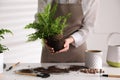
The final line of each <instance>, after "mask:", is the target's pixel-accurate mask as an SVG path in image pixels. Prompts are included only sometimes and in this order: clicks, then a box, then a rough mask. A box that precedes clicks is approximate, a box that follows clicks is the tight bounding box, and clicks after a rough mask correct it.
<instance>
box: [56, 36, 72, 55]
mask: <svg viewBox="0 0 120 80" xmlns="http://www.w3.org/2000/svg"><path fill="white" fill-rule="evenodd" d="M73 42H74V39H73V37H69V38H67V39H65V44H64V48H63V49H61V50H59V51H57V52H56V53H61V52H66V51H68V50H69V46H70V44H71V43H73Z"/></svg>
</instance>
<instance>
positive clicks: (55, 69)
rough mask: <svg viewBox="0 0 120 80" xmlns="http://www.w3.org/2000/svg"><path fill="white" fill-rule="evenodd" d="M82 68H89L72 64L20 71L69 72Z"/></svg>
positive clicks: (22, 70)
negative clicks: (64, 66)
mask: <svg viewBox="0 0 120 80" xmlns="http://www.w3.org/2000/svg"><path fill="white" fill-rule="evenodd" d="M80 69H87V67H85V66H79V65H71V66H70V67H69V68H64V69H62V68H58V67H56V66H49V67H48V68H47V69H46V68H44V67H36V68H32V69H21V70H19V71H20V72H23V73H33V72H41V73H50V74H51V73H69V72H70V71H78V70H80Z"/></svg>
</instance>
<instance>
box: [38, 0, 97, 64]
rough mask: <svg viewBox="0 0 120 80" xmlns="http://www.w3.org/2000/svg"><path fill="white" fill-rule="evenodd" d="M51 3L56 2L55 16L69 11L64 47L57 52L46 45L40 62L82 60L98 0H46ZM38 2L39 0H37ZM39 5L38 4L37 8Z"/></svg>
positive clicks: (93, 22)
mask: <svg viewBox="0 0 120 80" xmlns="http://www.w3.org/2000/svg"><path fill="white" fill-rule="evenodd" d="M46 2H51V4H52V5H54V4H55V3H57V4H58V9H57V12H56V15H55V16H60V15H65V14H67V13H71V17H70V19H69V20H68V22H67V23H68V27H66V28H65V30H64V36H67V37H66V39H65V44H64V48H63V49H62V50H60V51H58V52H57V53H56V52H54V49H53V48H50V47H48V46H47V45H46V46H44V47H43V48H42V56H41V62H42V63H49V62H50V63H51V62H55V63H58V62H62V63H65V62H84V60H85V56H84V55H85V54H84V52H85V50H86V49H87V46H86V39H87V37H88V35H89V34H90V32H91V31H92V29H93V27H94V24H95V19H96V12H97V6H98V0H46ZM39 3H40V0H39ZM39 8H40V5H39V4H38V10H39Z"/></svg>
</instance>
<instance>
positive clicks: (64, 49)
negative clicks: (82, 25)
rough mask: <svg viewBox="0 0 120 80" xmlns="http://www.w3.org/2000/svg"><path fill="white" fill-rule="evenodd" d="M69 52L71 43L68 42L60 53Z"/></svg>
mask: <svg viewBox="0 0 120 80" xmlns="http://www.w3.org/2000/svg"><path fill="white" fill-rule="evenodd" d="M68 50H69V42H68V41H67V40H66V41H65V44H64V48H63V49H61V50H59V51H58V52H59V53H61V52H66V51H68Z"/></svg>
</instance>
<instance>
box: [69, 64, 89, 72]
mask: <svg viewBox="0 0 120 80" xmlns="http://www.w3.org/2000/svg"><path fill="white" fill-rule="evenodd" d="M80 69H87V67H85V66H79V65H71V66H70V67H69V70H70V71H78V70H80Z"/></svg>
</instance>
